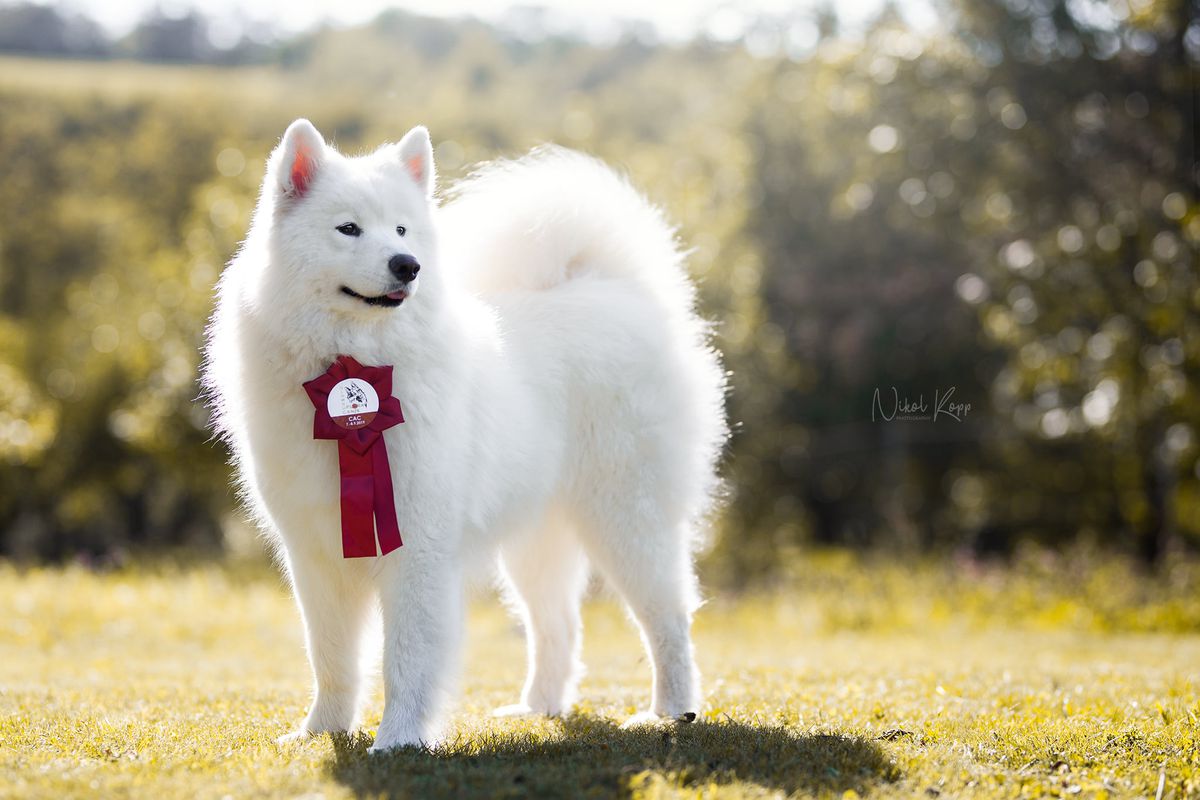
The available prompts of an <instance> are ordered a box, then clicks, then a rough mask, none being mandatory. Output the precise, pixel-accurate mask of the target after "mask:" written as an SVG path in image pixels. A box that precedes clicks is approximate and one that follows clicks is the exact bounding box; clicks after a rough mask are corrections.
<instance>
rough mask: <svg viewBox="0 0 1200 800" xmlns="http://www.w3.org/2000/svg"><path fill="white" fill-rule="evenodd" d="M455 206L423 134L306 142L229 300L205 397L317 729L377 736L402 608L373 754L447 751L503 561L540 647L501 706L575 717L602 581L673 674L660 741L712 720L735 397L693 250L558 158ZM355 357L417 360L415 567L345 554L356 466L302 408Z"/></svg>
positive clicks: (268, 199) (660, 674)
mask: <svg viewBox="0 0 1200 800" xmlns="http://www.w3.org/2000/svg"><path fill="white" fill-rule="evenodd" d="M433 189H434V164H433V153H432V149H431V147H430V141H429V135H428V133H427V132H426V130H425V129H424V128H414V129H413V130H411V131H409V133H408V134H407V135H406V136H405V137H404V138H403V139H402V140H401V141H400V142H399V143H397V144H389V145H385V146H383V147H381V148H380V149H378V150H376V151H375V152H374V153H371V154H370V155H367V156H363V157H360V158H349V157H346V156H343V155H341V154H339V153H338V152H337V151H336V150H334V149H333V148H332V147H330V146H329V145H327V144H326V142H325V141H324V140H323V138H322V137H321V134H320V133H318V132H317V130H316V129H315V128H314V127H313V126H312V125H311V124H310V123H309V122H308V121H307V120H297V121H296V122H294V123H293V124H292V125H291V126H290V127H289V128H288V129H287V132H286V133H285V134H284V137H283V140H282V142H281V143H280V145H279V146H278V147H277V148H276V150H275V152H274V153H273V154H272V156H271V158H270V162H269V164H268V169H267V175H266V178H265V180H264V181H263V186H262V191H261V194H260V196H259V200H258V207H257V209H256V210H255V212H254V221H253V224H252V226H251V229H250V231H249V234H248V236H247V238H246V241H245V243H244V244H243V247H242V249H241V251H240V252H239V253H238V255H237V256H236V257H235V258H234V259H233V261H232V262H231V263H230V265H229V267H228V268H227V269H226V270H225V273H224V275H223V277H222V278H221V283H220V287H219V299H218V304H217V309H216V312H215V314H214V316H213V320H212V323H211V325H210V329H209V345H208V351H207V364H206V369H205V384H206V386H207V389H208V391H209V393H210V395H211V396H212V397H213V398H214V401H215V405H216V409H217V412H218V426H219V429H220V431H221V432H222V433H223V434H224V435H225V436H226V437H227V439H228V441H229V442H230V444H231V446H232V449H233V452H234V454H235V459H236V463H237V466H238V468H239V471H240V476H241V482H242V487H243V491H244V494H245V496H246V498H247V501H248V503H249V504H250V506H251V507H252V509H253V511H254V512H255V514H256V515H257V516H258V518H259V519H260V522H261V524H262V526H263V527H264V529H265V530H266V531H267V532H268V536H269V537H271V538H272V539H273V540H274V542H275V543H276V546H277V552H278V554H279V556H280V559H281V561H282V562H283V564H284V565H285V568H286V570H287V573H288V575H289V576H290V579H291V582H292V586H293V588H294V590H295V594H296V599H297V602H298V604H299V606H300V610H301V613H302V615H303V617H304V625H305V630H306V639H307V646H308V655H309V660H310V661H311V663H312V669H313V672H314V673H315V678H316V694H315V697H314V699H313V703H312V708H311V710H310V711H309V713H308V716H307V717H306V718H305V719H304V721H303V723H301V726H300V730H299V731H297V733H296V734H293V735H294V736H299V735H310V734H313V733H317V732H320V731H343V730H347V729H349V728H351V727H352V726H353V725H354V724H355V719H356V715H357V712H358V706H359V701H360V690H361V685H362V678H361V676H360V670H359V651H360V646H361V643H362V640H363V638H364V629H365V628H366V627H367V624H368V620H369V618H370V617H371V612H372V609H373V607H374V604H375V602H376V601H378V604H379V608H380V609H381V612H382V622H383V646H384V655H383V665H384V666H383V681H384V689H385V698H386V699H385V709H384V713H383V720H382V722H381V724H380V726H379V732H378V736H377V737H376V740H375V746H374V748H372V749H373V750H383V749H388V748H393V747H397V746H401V745H415V744H419V743H428V742H430V741H432V740H433V739H434V737H435V736H436V735H437V724H438V712H439V710H440V709H441V707H442V702H441V700H442V695H444V694H445V692H446V691H447V689H448V687H449V686H450V685H451V684H452V679H453V677H454V675H455V672H456V666H457V652H458V649H459V639H460V632H461V628H462V624H463V581H464V577H463V576H464V568H465V567H466V565H467V564H469V563H470V562H472V561H473V560H477V558H478V556H480V555H484V556H486V557H487V558H489V559H490V558H493V557H495V556H497V555H498V556H499V559H500V563H501V567H502V573H503V575H504V576H505V579H506V581H507V582H508V585H509V586H510V587H511V589H512V591H513V593H514V596H515V598H516V600H517V605H518V608H519V609H520V613H521V615H522V618H523V622H524V625H525V630H526V633H527V636H528V643H529V647H528V652H529V672H528V678H527V679H526V681H525V687H524V690H523V691H522V694H521V702H520V703H519V704H517V705H514V706H510V707H506V708H505V709H501V710H499V711H502V712H506V713H538V714H559V713H561V712H563V711H564V710H567V709H569V707H570V705H571V703H572V702H573V699H574V691H575V685H576V682H577V681H578V677H579V675H580V665H579V648H580V618H579V604H580V597H581V594H582V593H583V590H584V588H585V584H586V582H587V573H588V569H589V564H590V565H593V566H595V567H596V568H597V569H598V570H599V571H600V572H601V573H602V574H603V575H604V576H605V577H606V578H607V580H608V581H609V582H610V583H611V585H612V586H613V587H614V588H615V589H616V591H617V592H618V593H619V594H620V595H621V597H622V598H623V599H624V600H625V602H626V603H627V604H628V606H629V609H630V611H631V612H632V615H633V617H634V618H635V619H636V621H637V623H638V625H639V626H640V628H641V632H642V635H643V639H644V641H645V645H646V648H647V650H648V652H649V655H650V659H651V662H652V664H653V681H654V683H653V700H652V702H651V705H650V710H649V712H647V713H645V714H639V715H638V717H637V718H635V719H639V720H640V719H646V718H651V717H659V716H677V715H682V714H686V713H688V712H694V711H697V710H698V706H699V703H700V695H699V685H698V674H697V671H696V667H695V663H694V661H693V655H692V647H691V641H690V634H689V627H690V619H691V614H692V611H693V610H694V608H695V606H696V605H697V589H696V584H695V579H694V576H693V569H692V551H693V549H694V547H693V545H694V544H695V541H696V535H695V530H696V525H697V523H698V522H699V521H700V519H701V517H702V516H703V515H704V513H705V511H706V509H707V507H708V505H709V501H710V497H711V496H712V494H713V492H714V490H715V488H716V483H717V479H716V476H715V462H716V460H717V457H718V453H719V451H720V449H721V447H722V444H723V442H724V439H725V436H726V426H725V419H724V413H723V392H724V378H723V373H722V370H721V367H720V362H719V359H718V357H717V355H716V353H714V351H713V350H712V349H711V348H710V347H709V346H708V344H707V339H706V337H707V333H706V327H705V324H704V323H703V321H702V320H700V319H699V318H698V317H697V316H696V314H695V312H694V310H693V304H694V292H693V289H692V287H691V285H690V284H689V282H688V280H687V277H686V275H685V272H684V268H683V265H682V260H683V259H682V256H681V254H680V251H679V249H678V248H677V246H676V243H675V241H674V238H673V234H672V231H671V229H670V228H669V227H668V225H667V224H666V223H665V222H664V221H663V219H662V217H661V216H660V214H659V213H658V212H657V211H656V210H655V209H654V208H653V207H651V206H650V205H649V204H648V203H647V202H646V201H645V200H644V199H643V198H642V197H641V196H640V195H639V194H637V193H636V192H635V191H634V190H633V189H631V188H630V187H629V186H628V184H626V183H625V182H624V181H623V180H622V179H620V178H619V177H617V176H616V175H614V174H613V173H612V172H611V171H609V170H608V169H606V168H605V167H604V166H603V165H601V164H600V163H598V162H596V161H595V160H593V159H591V158H588V157H585V156H582V155H579V154H576V153H571V152H568V151H563V150H559V149H550V148H547V149H542V150H539V151H536V152H535V153H533V154H531V155H529V156H527V157H526V158H523V159H521V160H518V161H514V162H502V163H497V164H493V165H490V166H488V167H486V168H484V169H482V170H481V171H480V172H478V173H476V175H475V176H474V177H472V178H470V179H468V180H466V181H464V182H463V184H461V185H460V186H459V187H457V189H456V190H455V192H454V199H453V200H452V202H450V203H449V204H448V205H446V206H445V207H442V208H438V207H437V204H436V203H435V201H434V200H433ZM418 273H419V275H418ZM341 354H345V355H349V356H352V357H353V358H355V359H357V360H358V361H359V362H361V363H362V364H364V365H394V389H393V394H394V396H395V397H396V398H397V399H398V400H399V402H400V404H401V406H402V408H403V413H404V416H405V418H406V420H405V422H404V424H402V425H397V426H396V427H393V428H390V429H388V430H387V431H386V432H385V433H384V440H383V441H384V443H385V444H386V451H387V454H388V456H389V460H388V461H387V462H385V463H390V470H391V477H392V483H393V487H394V501H395V508H396V513H397V517H398V521H399V528H400V531H401V533H402V535H403V539H404V546H403V547H401V548H400V549H398V550H394V551H392V552H390V553H388V554H387V555H382V556H378V557H375V558H343V553H342V548H341V536H340V530H341V519H340V507H339V488H338V487H339V462H338V444H337V443H336V442H332V441H320V440H314V439H313V413H314V407H313V403H311V402H310V400H309V398H308V397H307V396H306V394H305V391H304V390H303V389H302V388H301V384H302V383H303V382H305V381H308V380H310V379H313V378H315V377H317V376H319V375H321V374H322V373H324V372H325V370H326V368H327V367H329V365H330V363H331V362H332V361H333V360H334V359H335V358H336V357H337V356H339V355H341ZM368 535H369V534H368Z"/></svg>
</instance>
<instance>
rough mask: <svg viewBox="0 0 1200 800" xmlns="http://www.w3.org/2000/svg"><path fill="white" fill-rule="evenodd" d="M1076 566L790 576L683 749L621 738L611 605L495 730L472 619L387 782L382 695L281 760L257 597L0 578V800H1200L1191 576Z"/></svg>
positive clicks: (629, 702) (285, 683) (519, 659)
mask: <svg viewBox="0 0 1200 800" xmlns="http://www.w3.org/2000/svg"><path fill="white" fill-rule="evenodd" d="M1074 564H1075V562H1072V561H1070V560H1063V561H1059V562H1057V566H1055V562H1053V561H1045V560H1044V559H1041V560H1036V561H1035V562H1028V563H1022V568H1021V569H1020V570H1019V571H1005V570H984V571H982V572H979V571H977V570H966V569H964V568H956V567H952V566H949V565H929V564H926V565H918V566H903V565H900V564H896V563H886V562H869V561H868V562H864V561H861V560H857V559H847V558H845V557H841V556H824V557H817V558H807V559H804V560H803V561H802V562H800V566H799V567H798V569H797V571H796V573H795V579H794V580H793V581H792V582H791V584H790V585H791V587H792V588H791V589H789V590H786V591H785V590H782V589H781V590H779V591H776V592H775V593H774V594H772V595H770V596H766V597H743V598H741V599H740V600H737V601H735V600H731V599H717V600H714V601H712V602H710V603H709V604H708V605H707V606H705V608H704V609H702V610H701V612H700V614H699V615H698V618H697V621H696V641H697V647H698V650H699V658H700V662H701V667H702V669H703V671H704V674H705V679H706V688H707V694H708V705H707V707H706V708H705V710H704V713H703V714H702V716H701V719H700V721H698V722H697V723H695V724H692V725H670V726H664V727H661V728H658V729H652V730H639V731H634V732H626V731H622V730H620V729H619V728H618V725H619V723H620V722H621V721H622V720H623V719H624V718H625V717H626V716H627V715H629V714H630V713H632V712H633V711H635V710H636V709H637V708H638V707H639V706H641V705H643V704H644V703H645V701H646V698H647V695H648V688H649V687H648V683H649V676H648V668H647V665H646V664H645V662H644V660H643V657H642V654H641V648H640V646H639V644H638V641H637V638H636V636H635V635H634V633H633V632H632V630H631V628H630V626H629V625H628V623H627V622H626V620H625V619H624V617H623V615H622V614H621V613H620V612H619V611H618V610H617V609H616V608H615V607H614V606H613V604H612V603H611V602H610V601H608V600H606V599H604V598H603V597H601V598H599V599H598V600H596V601H594V602H592V603H591V604H589V607H588V610H587V614H586V620H587V623H586V624H587V629H586V646H585V659H586V661H587V662H588V666H589V673H588V675H587V677H586V678H585V680H584V683H583V686H582V691H583V697H584V701H583V702H582V703H581V704H580V705H579V706H577V708H576V709H575V711H574V713H573V714H571V715H570V716H568V717H566V718H563V719H557V720H534V721H528V720H494V719H491V718H489V717H488V716H487V715H486V712H487V710H488V709H490V708H492V707H494V706H497V705H501V704H503V703H507V702H513V701H514V700H515V699H516V693H517V689H518V687H519V684H520V681H521V677H522V671H523V644H522V639H521V635H520V631H519V629H518V628H517V627H516V626H515V625H514V624H513V622H512V621H511V620H510V619H509V618H508V617H506V616H505V615H504V614H503V612H502V611H500V610H499V609H498V608H497V606H496V604H495V603H494V602H491V601H489V600H486V599H483V600H481V601H480V602H479V603H477V604H476V606H475V607H474V609H473V612H472V615H471V619H470V626H469V637H470V639H469V646H468V650H467V660H466V670H465V675H464V681H463V684H464V685H463V698H462V701H461V703H460V704H459V705H458V706H457V709H456V711H455V713H454V715H453V717H452V718H451V724H450V729H449V735H448V738H447V740H446V742H445V743H444V744H443V745H441V746H439V747H438V748H436V749H434V750H433V751H432V752H401V753H397V754H395V755H392V756H386V757H382V758H376V757H369V756H368V755H367V753H366V749H367V747H368V746H369V744H370V739H371V732H372V730H373V728H374V726H375V725H377V724H378V721H379V715H380V711H381V704H380V699H379V697H378V695H376V696H375V697H374V699H373V701H372V702H371V704H370V706H369V708H368V710H367V713H366V720H365V730H364V731H363V732H362V733H358V734H355V735H352V736H349V737H346V736H340V737H328V736H325V737H320V738H317V739H314V740H311V741H308V742H303V743H299V744H294V745H287V746H278V745H276V744H275V743H274V740H275V737H277V736H279V735H280V734H282V733H285V732H287V731H288V730H290V729H291V728H292V727H293V726H294V725H295V724H296V723H297V722H298V721H299V720H300V719H301V717H302V716H303V714H304V711H305V704H306V701H307V699H308V692H309V673H308V667H307V664H306V663H305V660H304V655H303V650H302V646H301V636H300V626H299V622H298V619H297V615H296V613H295V611H294V609H293V606H292V603H291V599H290V597H289V596H288V594H287V593H286V592H285V590H284V589H283V588H282V586H281V584H280V582H279V581H278V579H276V578H275V577H273V576H271V575H269V574H266V573H265V572H264V571H263V570H261V569H230V568H222V567H220V566H213V565H210V566H198V567H191V568H172V567H163V566H158V567H139V568H135V569H129V570H123V571H119V572H116V573H109V574H95V573H92V572H88V571H85V570H83V569H80V568H70V569H63V570H51V569H36V570H31V571H19V570H17V569H14V568H11V567H0V610H3V614H0V797H89V798H90V797H124V796H146V797H154V798H175V797H179V798H184V797H186V798H193V797H199V798H208V797H211V798H222V797H226V796H232V797H246V796H266V795H271V796H288V797H298V796H305V797H318V796H323V797H326V798H334V797H349V796H368V797H375V796H409V797H432V796H455V797H472V796H473V797H506V796H511V797H519V796H572V795H589V796H597V797H609V796H632V797H676V796H684V797H767V796H784V795H793V794H794V795H800V796H809V795H819V796H827V797H854V796H856V795H857V796H864V797H865V796H873V797H924V798H930V797H956V798H957V797H984V798H994V797H1045V796H1064V797H1073V796H1081V797H1104V796H1111V797H1139V796H1140V797H1154V796H1155V794H1156V791H1157V789H1158V785H1159V779H1160V774H1161V775H1163V776H1164V778H1163V788H1164V792H1163V796H1164V797H1166V798H1172V797H1188V796H1197V795H1198V794H1200V734H1198V729H1200V636H1198V635H1196V633H1195V632H1189V629H1190V631H1195V630H1197V627H1196V625H1195V624H1194V623H1195V617H1194V616H1193V615H1194V614H1195V613H1196V603H1197V596H1198V594H1200V592H1197V585H1198V582H1197V580H1196V574H1197V573H1196V571H1195V569H1194V568H1193V567H1187V568H1186V569H1184V568H1180V569H1183V571H1182V572H1180V571H1178V570H1177V571H1175V572H1172V573H1169V574H1168V575H1167V576H1166V577H1163V576H1159V577H1156V578H1152V577H1149V576H1143V575H1140V574H1139V573H1138V572H1137V571H1136V570H1134V569H1133V568H1131V567H1129V566H1128V565H1124V564H1122V563H1121V562H1112V561H1099V562H1095V563H1092V564H1090V566H1089V567H1088V568H1086V569H1081V568H1079V567H1078V566H1077V565H1074ZM1008 609H1013V610H1012V611H1010V610H1008Z"/></svg>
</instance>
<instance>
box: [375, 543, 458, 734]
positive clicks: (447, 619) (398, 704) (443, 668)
mask: <svg viewBox="0 0 1200 800" xmlns="http://www.w3.org/2000/svg"><path fill="white" fill-rule="evenodd" d="M389 561H390V563H389V564H388V565H387V568H386V569H385V570H384V571H383V573H382V574H381V576H380V578H381V580H380V586H379V595H380V603H381V605H382V608H383V647H384V651H383V688H384V709H383V721H382V722H381V723H380V724H379V733H378V735H376V737H375V745H374V746H373V747H372V748H371V750H372V752H379V751H383V750H390V749H392V748H394V747H403V746H406V745H422V744H425V745H427V744H432V743H433V741H434V738H435V737H436V735H437V726H438V722H439V720H438V715H439V712H440V711H441V710H442V706H443V704H444V700H445V695H446V694H447V690H448V689H449V688H450V684H451V683H453V682H454V680H455V679H456V678H457V669H458V650H459V645H460V639H461V635H462V622H463V597H462V591H463V590H462V575H461V571H460V568H459V567H458V565H457V564H452V563H449V559H445V558H437V557H435V556H433V555H432V554H428V553H417V552H406V550H400V551H397V553H395V554H393V555H392V556H389Z"/></svg>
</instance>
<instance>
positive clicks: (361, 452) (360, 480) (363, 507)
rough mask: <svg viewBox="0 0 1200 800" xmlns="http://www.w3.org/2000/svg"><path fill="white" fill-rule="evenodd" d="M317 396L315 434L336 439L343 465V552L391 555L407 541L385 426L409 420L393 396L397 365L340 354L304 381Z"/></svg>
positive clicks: (349, 555) (346, 554)
mask: <svg viewBox="0 0 1200 800" xmlns="http://www.w3.org/2000/svg"><path fill="white" fill-rule="evenodd" d="M304 391H305V392H307V393H308V399H309V400H311V401H312V404H313V407H314V408H315V409H316V414H315V415H314V416H313V438H314V439H336V440H337V443H338V466H339V468H340V469H341V503H342V555H343V557H345V558H368V557H372V556H375V555H377V553H376V549H375V536H376V534H377V533H378V536H379V553H378V555H385V556H386V555H387V554H388V553H390V552H392V551H393V550H395V549H396V548H398V547H400V546H401V545H402V544H404V543H403V542H402V541H401V540H400V525H399V524H398V523H397V522H396V499H395V497H394V496H393V490H392V471H391V469H390V467H389V466H388V456H387V445H386V444H385V443H384V440H383V432H384V431H385V430H387V429H388V428H391V427H393V426H395V425H399V424H400V423H401V422H404V414H403V413H402V412H401V410H400V401H399V400H397V399H396V398H394V397H392V368H391V367H390V366H387V367H364V366H363V365H362V364H360V363H358V362H357V361H355V360H354V359H353V358H351V357H350V356H338V357H337V360H336V361H334V362H333V363H332V364H330V365H329V369H327V370H326V371H325V374H324V375H321V376H320V377H319V378H314V379H312V380H311V381H307V382H306V383H305V384H304Z"/></svg>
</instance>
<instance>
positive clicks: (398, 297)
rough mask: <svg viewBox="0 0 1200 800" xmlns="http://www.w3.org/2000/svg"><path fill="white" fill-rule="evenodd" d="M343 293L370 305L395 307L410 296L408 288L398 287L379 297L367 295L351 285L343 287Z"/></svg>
mask: <svg viewBox="0 0 1200 800" xmlns="http://www.w3.org/2000/svg"><path fill="white" fill-rule="evenodd" d="M342 294H344V295H347V296H348V297H353V298H354V299H355V300H361V301H363V302H364V303H366V304H367V305H369V306H383V307H384V308H395V307H396V306H398V305H400V304H401V303H403V302H404V301H405V299H406V298H407V297H408V290H407V289H397V290H396V291H394V292H388V293H387V294H381V295H379V296H378V297H366V296H365V295H361V294H359V293H358V292H356V291H354V290H353V289H351V288H350V287H349V286H343V287H342Z"/></svg>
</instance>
